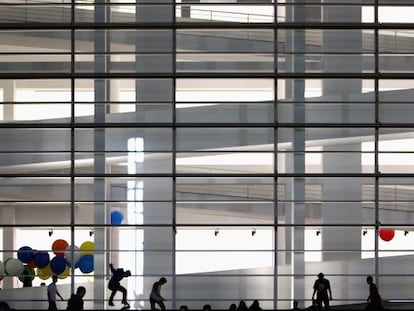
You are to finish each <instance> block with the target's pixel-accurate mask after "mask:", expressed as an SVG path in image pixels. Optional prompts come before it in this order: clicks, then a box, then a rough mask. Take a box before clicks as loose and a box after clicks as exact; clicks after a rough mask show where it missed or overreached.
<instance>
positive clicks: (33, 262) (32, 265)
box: [27, 259, 36, 269]
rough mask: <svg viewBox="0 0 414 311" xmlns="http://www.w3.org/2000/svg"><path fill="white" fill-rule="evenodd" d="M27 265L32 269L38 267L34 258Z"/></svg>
mask: <svg viewBox="0 0 414 311" xmlns="http://www.w3.org/2000/svg"><path fill="white" fill-rule="evenodd" d="M27 265H28V266H29V267H30V268H32V269H34V268H36V263H35V261H34V259H32V260H30V261H29V263H28V264H27Z"/></svg>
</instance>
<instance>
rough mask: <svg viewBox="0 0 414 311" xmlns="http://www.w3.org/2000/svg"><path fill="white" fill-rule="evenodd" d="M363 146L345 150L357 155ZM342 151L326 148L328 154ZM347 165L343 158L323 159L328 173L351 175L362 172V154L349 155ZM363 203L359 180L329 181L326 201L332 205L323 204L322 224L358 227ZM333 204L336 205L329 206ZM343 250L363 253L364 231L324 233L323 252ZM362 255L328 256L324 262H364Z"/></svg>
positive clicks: (324, 190)
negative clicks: (348, 224) (356, 260)
mask: <svg viewBox="0 0 414 311" xmlns="http://www.w3.org/2000/svg"><path fill="white" fill-rule="evenodd" d="M359 148H360V145H352V144H350V145H347V146H346V145H341V150H345V151H346V150H349V151H355V150H358V149H359ZM335 150H338V146H329V147H326V146H325V147H324V151H335ZM346 158H347V159H346V161H344V160H343V154H342V155H340V156H338V157H336V156H335V154H332V153H331V154H330V155H329V156H328V157H325V158H324V159H323V168H324V172H326V171H328V172H336V173H349V172H360V171H361V154H359V153H358V152H355V153H349V154H347V155H346ZM361 199H362V182H361V181H360V180H359V179H355V178H329V179H326V180H325V181H324V183H323V185H322V201H328V203H323V204H322V223H324V224H332V223H355V222H356V220H358V219H362V218H361V217H362V208H361V203H360V202H358V200H361ZM329 201H336V202H335V203H329ZM341 201H357V202H352V203H345V202H344V203H341ZM340 249H352V250H360V249H361V230H360V229H359V228H357V227H355V228H352V229H350V228H345V227H336V228H334V229H326V231H325V232H324V230H322V250H340ZM360 258H361V254H360V253H359V252H352V253H351V252H345V253H342V252H341V253H335V252H324V253H323V260H324V261H326V260H348V259H360Z"/></svg>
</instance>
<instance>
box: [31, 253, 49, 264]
mask: <svg viewBox="0 0 414 311" xmlns="http://www.w3.org/2000/svg"><path fill="white" fill-rule="evenodd" d="M34 261H35V264H36V266H37V267H38V268H44V267H46V265H47V264H48V263H49V261H50V257H49V253H48V252H45V251H40V252H37V253H36V254H35V255H34Z"/></svg>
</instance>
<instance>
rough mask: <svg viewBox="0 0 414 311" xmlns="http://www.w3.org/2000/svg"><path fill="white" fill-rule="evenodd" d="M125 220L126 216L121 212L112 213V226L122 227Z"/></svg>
mask: <svg viewBox="0 0 414 311" xmlns="http://www.w3.org/2000/svg"><path fill="white" fill-rule="evenodd" d="M122 220H124V214H122V212H121V211H112V212H111V225H120V224H121V223H122Z"/></svg>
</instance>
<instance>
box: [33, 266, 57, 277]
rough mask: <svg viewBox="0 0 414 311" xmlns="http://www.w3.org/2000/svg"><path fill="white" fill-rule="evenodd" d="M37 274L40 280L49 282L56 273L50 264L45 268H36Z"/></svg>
mask: <svg viewBox="0 0 414 311" xmlns="http://www.w3.org/2000/svg"><path fill="white" fill-rule="evenodd" d="M36 274H37V276H38V277H39V278H41V279H42V280H47V279H48V278H50V277H51V276H52V275H53V274H54V273H53V271H52V268H51V267H50V263H48V264H47V266H45V267H43V268H36Z"/></svg>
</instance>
